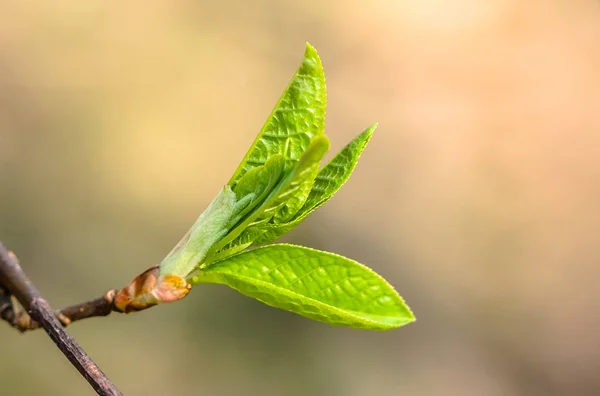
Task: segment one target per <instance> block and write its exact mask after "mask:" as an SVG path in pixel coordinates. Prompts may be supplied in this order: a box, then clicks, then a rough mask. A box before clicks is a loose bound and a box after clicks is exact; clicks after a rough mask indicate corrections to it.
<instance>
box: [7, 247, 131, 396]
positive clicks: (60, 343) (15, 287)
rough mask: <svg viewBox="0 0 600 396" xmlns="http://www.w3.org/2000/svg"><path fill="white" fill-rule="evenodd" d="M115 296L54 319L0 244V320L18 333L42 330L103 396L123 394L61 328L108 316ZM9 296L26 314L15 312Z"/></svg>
mask: <svg viewBox="0 0 600 396" xmlns="http://www.w3.org/2000/svg"><path fill="white" fill-rule="evenodd" d="M114 294H115V292H114V291H109V292H108V293H107V294H106V296H105V297H103V298H102V299H97V300H93V301H90V302H88V303H84V304H79V305H75V306H73V307H69V308H66V309H65V310H63V311H65V312H64V313H63V312H62V311H61V312H59V313H58V315H57V314H56V313H55V312H53V311H52V309H51V307H50V304H48V302H47V301H46V300H44V299H43V298H42V297H41V295H40V292H39V291H38V290H37V288H36V287H35V285H34V284H33V283H32V282H31V280H30V279H29V278H28V277H27V275H25V273H24V272H23V269H22V268H21V266H20V265H19V262H18V260H17V257H16V256H15V255H14V254H13V253H12V252H9V251H8V250H7V249H6V247H4V245H3V244H2V243H1V242H0V317H1V318H2V319H4V320H6V321H8V322H9V323H11V325H13V326H14V327H16V328H18V329H19V330H21V331H24V330H28V329H33V328H38V327H43V328H44V330H45V331H46V333H48V335H49V336H50V338H51V339H52V341H54V343H55V344H56V346H57V347H58V348H59V349H60V350H61V351H62V353H63V354H64V355H65V356H66V357H67V359H69V361H70V362H71V364H73V366H75V368H76V369H77V370H78V371H79V372H80V373H81V375H82V376H83V377H84V378H85V379H86V380H87V381H88V382H89V383H90V385H91V386H92V387H93V388H94V390H95V391H96V392H97V393H98V394H99V395H102V396H117V395H122V394H121V392H120V391H119V390H118V389H117V388H116V387H115V385H113V383H112V382H111V381H110V380H109V379H108V378H107V377H106V375H105V374H104V373H103V372H102V370H100V368H99V367H98V366H97V365H96V363H94V361H92V359H91V358H90V357H89V356H88V355H87V354H86V353H85V351H84V350H83V349H82V348H81V346H79V344H78V343H77V342H76V341H75V339H74V338H73V337H71V336H70V335H69V334H68V333H67V332H66V330H65V329H64V327H63V326H64V325H66V324H68V323H70V322H71V321H74V320H79V319H83V318H85V317H91V316H105V315H108V314H109V313H110V312H111V311H112V310H113V308H112V305H113V304H112V299H114ZM11 295H12V296H14V297H15V298H16V299H17V300H18V301H19V303H21V305H22V306H23V308H24V309H25V310H26V311H27V312H17V311H16V309H15V307H14V305H13V302H12V298H11ZM111 296H112V297H111ZM109 300H110V301H109ZM108 308H110V309H108ZM57 316H58V317H59V318H61V321H59V320H58V319H57ZM61 322H62V323H61Z"/></svg>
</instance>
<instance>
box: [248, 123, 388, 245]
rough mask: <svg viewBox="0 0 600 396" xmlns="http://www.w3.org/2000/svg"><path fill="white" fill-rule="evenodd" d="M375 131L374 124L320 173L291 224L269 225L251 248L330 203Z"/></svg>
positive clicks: (272, 237)
mask: <svg viewBox="0 0 600 396" xmlns="http://www.w3.org/2000/svg"><path fill="white" fill-rule="evenodd" d="M375 128H377V124H375V125H371V126H370V127H369V128H367V129H366V130H365V131H364V132H362V133H361V134H360V135H358V136H357V137H356V138H354V140H352V141H351V142H350V143H349V144H348V145H347V146H346V147H344V148H343V149H342V150H341V151H340V152H339V153H338V154H337V155H336V156H335V157H334V158H333V159H332V160H331V161H330V162H329V163H328V164H327V165H326V166H325V167H324V168H323V169H321V171H319V173H318V175H317V177H316V180H315V181H314V184H313V186H312V189H311V191H310V194H309V195H308V198H307V199H306V201H305V202H304V205H303V206H302V208H301V209H300V210H298V212H297V213H296V215H295V216H294V218H293V219H292V220H291V221H289V222H287V223H280V224H269V225H268V226H267V227H266V229H265V232H264V233H263V234H262V235H261V236H260V237H259V238H258V239H257V240H256V241H254V243H253V245H260V244H264V243H269V242H272V241H274V240H276V239H277V238H279V237H280V236H282V235H283V234H285V233H287V232H289V231H290V230H292V229H293V228H294V227H296V226H297V225H298V224H300V223H301V222H302V221H303V220H304V219H305V218H306V217H307V216H308V215H309V214H310V213H312V212H313V211H315V210H316V209H318V208H319V207H321V206H322V205H324V204H325V203H326V202H327V201H329V199H330V198H331V197H332V196H333V195H334V194H335V193H336V192H337V191H338V190H339V189H340V187H342V185H344V183H346V181H347V180H348V179H349V178H350V175H351V174H352V172H353V171H354V168H355V167H356V164H357V163H358V160H359V158H360V155H361V154H362V152H363V150H364V149H365V147H366V146H367V143H369V140H370V139H371V136H372V135H373V132H374V131H375Z"/></svg>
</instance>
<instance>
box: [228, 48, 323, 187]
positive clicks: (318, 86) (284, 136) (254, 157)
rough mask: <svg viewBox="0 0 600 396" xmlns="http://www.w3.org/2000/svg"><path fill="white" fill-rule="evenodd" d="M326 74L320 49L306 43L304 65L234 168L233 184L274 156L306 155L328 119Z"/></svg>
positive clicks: (295, 158) (292, 158) (292, 159)
mask: <svg viewBox="0 0 600 396" xmlns="http://www.w3.org/2000/svg"><path fill="white" fill-rule="evenodd" d="M326 102H327V96H326V92H325V76H324V74H323V66H322V65H321V60H320V59H319V56H318V55H317V51H316V50H315V49H314V48H313V47H312V46H311V45H310V44H308V43H307V44H306V52H305V53H304V60H303V62H302V65H301V66H300V68H299V69H298V71H297V72H296V74H295V75H294V77H293V78H292V81H291V82H290V83H289V85H288V87H287V88H286V90H285V92H284V93H283V95H282V96H281V98H280V99H279V102H278V103H277V105H276V106H275V109H274V110H273V112H272V113H271V115H270V116H269V118H268V119H267V122H266V123H265V125H264V126H263V128H262V129H261V131H260V133H259V134H258V136H257V137H256V140H255V141H254V143H253V144H252V146H251V147H250V149H249V150H248V152H247V153H246V156H245V157H244V159H243V160H242V162H241V163H240V165H239V166H238V168H237V170H236V171H235V172H234V174H233V176H232V177H231V180H229V183H228V184H229V186H231V187H232V188H234V187H235V185H236V184H237V183H238V181H240V179H241V177H242V176H243V175H244V174H245V173H246V172H248V171H249V170H251V169H253V168H255V167H257V166H261V165H263V164H264V163H265V162H266V161H267V159H269V157H270V156H272V155H274V154H281V155H283V156H284V157H285V159H286V161H287V162H295V161H298V160H299V159H300V157H302V154H304V152H305V151H306V149H307V148H308V146H309V145H310V143H311V141H312V140H313V138H314V137H315V136H318V135H320V134H322V133H323V130H324V122H325V106H326Z"/></svg>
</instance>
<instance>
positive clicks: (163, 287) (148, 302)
mask: <svg viewBox="0 0 600 396" xmlns="http://www.w3.org/2000/svg"><path fill="white" fill-rule="evenodd" d="M191 288H192V285H190V284H189V283H188V282H187V281H186V280H185V279H183V278H181V277H179V276H175V275H160V269H159V267H158V266H156V267H152V268H149V269H147V270H146V271H144V272H142V273H141V274H140V275H138V276H136V277H135V279H134V280H133V281H132V282H131V283H130V284H129V285H128V286H127V287H124V288H123V289H121V290H119V291H118V292H117V295H116V296H115V299H114V301H113V305H114V306H115V307H116V308H117V309H118V310H119V311H121V312H125V313H130V312H137V311H141V310H143V309H146V308H150V307H152V306H154V305H157V304H162V303H168V302H173V301H177V300H181V299H182V298H184V297H185V296H187V294H188V293H189V292H190V289H191Z"/></svg>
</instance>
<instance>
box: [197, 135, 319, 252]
mask: <svg viewBox="0 0 600 396" xmlns="http://www.w3.org/2000/svg"><path fill="white" fill-rule="evenodd" d="M328 150H329V139H327V137H326V136H324V135H321V136H318V137H316V138H314V139H313V141H312V143H311V145H310V146H309V147H308V148H307V149H306V152H305V153H304V155H303V156H302V158H300V160H299V161H298V162H297V163H296V165H295V167H294V168H293V170H292V171H291V172H290V173H289V174H288V175H287V176H286V177H285V178H284V179H283V180H282V181H281V182H280V183H279V184H278V185H277V186H276V187H275V188H273V189H272V191H271V192H270V194H269V196H268V197H267V198H266V199H265V201H264V203H263V204H261V205H260V206H258V207H257V208H255V209H254V211H253V212H252V213H250V214H249V215H248V216H246V218H245V219H244V220H243V221H242V222H241V223H240V224H238V225H237V226H236V227H235V228H234V229H233V230H231V231H230V232H229V233H228V234H227V236H225V237H224V238H222V239H220V240H219V242H218V243H216V244H215V245H214V246H213V247H212V248H211V250H210V251H209V253H208V255H207V261H208V262H212V261H215V260H216V258H219V259H222V258H223V254H218V253H219V252H220V251H221V250H228V251H229V249H232V248H236V246H238V245H244V246H245V247H248V246H250V244H251V243H252V242H253V241H254V239H256V238H258V237H259V236H260V235H261V234H262V232H263V231H262V228H264V226H265V225H266V223H267V222H269V221H270V220H271V219H273V217H274V216H276V215H277V214H278V213H282V212H283V213H284V214H283V215H281V217H283V216H290V217H291V216H293V215H294V214H295V212H296V211H297V210H298V209H299V208H300V206H301V205H302V204H303V203H304V200H305V199H306V197H307V196H308V193H309V191H310V186H311V185H312V182H313V180H314V178H315V175H316V173H317V171H318V170H319V164H320V161H321V159H322V158H323V156H324V155H325V153H327V151H328ZM242 180H243V179H242ZM240 184H241V182H240ZM307 184H308V186H309V188H306V185H307ZM230 252H231V253H236V252H237V249H236V250H233V251H230Z"/></svg>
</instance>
